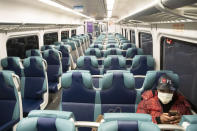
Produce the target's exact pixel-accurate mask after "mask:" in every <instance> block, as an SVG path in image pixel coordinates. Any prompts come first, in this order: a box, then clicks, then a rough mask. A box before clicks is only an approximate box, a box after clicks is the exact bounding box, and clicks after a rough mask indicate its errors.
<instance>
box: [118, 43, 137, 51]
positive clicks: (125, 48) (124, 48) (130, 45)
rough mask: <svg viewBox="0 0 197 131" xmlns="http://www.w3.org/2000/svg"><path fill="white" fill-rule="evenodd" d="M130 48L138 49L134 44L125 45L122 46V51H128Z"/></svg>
mask: <svg viewBox="0 0 197 131" xmlns="http://www.w3.org/2000/svg"><path fill="white" fill-rule="evenodd" d="M129 48H136V45H135V44H133V43H130V42H129V43H124V44H123V45H122V46H121V49H122V50H127V49H129Z"/></svg>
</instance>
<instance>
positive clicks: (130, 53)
mask: <svg viewBox="0 0 197 131" xmlns="http://www.w3.org/2000/svg"><path fill="white" fill-rule="evenodd" d="M143 54H144V52H143V49H141V48H129V49H128V50H127V52H126V57H127V58H134V57H135V55H143Z"/></svg>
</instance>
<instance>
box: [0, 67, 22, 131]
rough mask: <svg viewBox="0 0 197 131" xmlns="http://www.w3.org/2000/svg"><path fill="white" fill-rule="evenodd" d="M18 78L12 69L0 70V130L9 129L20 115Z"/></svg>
mask: <svg viewBox="0 0 197 131" xmlns="http://www.w3.org/2000/svg"><path fill="white" fill-rule="evenodd" d="M19 85H20V79H19V77H18V76H17V75H15V74H14V72H12V71H0V107H1V111H0V118H1V119H0V130H1V131H2V130H9V129H12V127H13V126H14V125H15V124H16V123H17V122H18V121H19V120H20V117H22V109H21V108H20V107H21V106H20V104H21V101H20V99H19V97H20V96H19V94H18V90H20V89H19V88H20V86H19Z"/></svg>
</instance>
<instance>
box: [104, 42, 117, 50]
mask: <svg viewBox="0 0 197 131" xmlns="http://www.w3.org/2000/svg"><path fill="white" fill-rule="evenodd" d="M109 48H119V46H118V44H117V43H114V44H107V46H106V49H109Z"/></svg>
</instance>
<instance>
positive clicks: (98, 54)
mask: <svg viewBox="0 0 197 131" xmlns="http://www.w3.org/2000/svg"><path fill="white" fill-rule="evenodd" d="M85 55H91V56H96V57H97V58H101V57H103V54H102V52H101V51H100V50H99V49H97V48H88V49H87V50H86V51H85Z"/></svg>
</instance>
